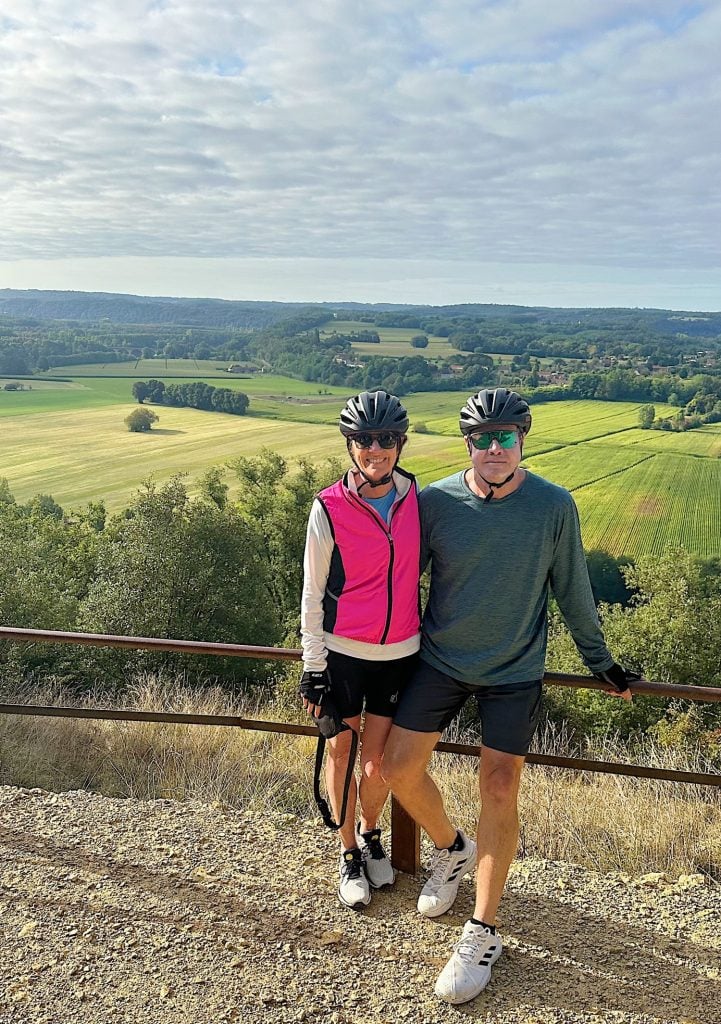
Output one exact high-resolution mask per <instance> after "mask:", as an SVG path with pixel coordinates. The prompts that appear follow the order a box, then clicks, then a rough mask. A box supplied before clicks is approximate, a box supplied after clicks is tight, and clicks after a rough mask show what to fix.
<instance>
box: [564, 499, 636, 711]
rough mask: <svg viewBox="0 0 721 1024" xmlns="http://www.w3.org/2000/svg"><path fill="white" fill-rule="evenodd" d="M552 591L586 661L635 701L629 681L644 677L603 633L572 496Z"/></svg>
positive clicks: (611, 688) (618, 694) (612, 687)
mask: <svg viewBox="0 0 721 1024" xmlns="http://www.w3.org/2000/svg"><path fill="white" fill-rule="evenodd" d="M569 498H570V496H569ZM551 590H552V591H553V595H554V597H555V598H556V601H557V602H558V607H559V608H560V609H561V614H562V615H563V618H564V619H565V621H566V625H567V626H568V628H569V629H570V631H571V636H572V637H573V640H574V643H575V644H576V647H577V648H578V653H579V654H580V655H581V657H582V659H583V661H584V663H585V664H586V665H587V666H588V667H589V668H590V670H591V671H592V672H593V674H594V675H595V676H596V678H597V679H600V680H601V681H602V682H604V683H606V684H607V685H608V689H607V690H606V693H609V694H612V695H613V696H616V697H623V698H624V699H625V700H631V698H632V694H631V690H630V688H629V683H632V682H633V681H634V680H637V679H640V678H641V677H640V675H639V674H638V673H636V672H629V671H628V670H627V669H625V668H623V667H622V666H621V665H619V664H618V663H617V662H616V661H614V659H613V656H612V654H611V653H610V651H609V649H608V647H606V641H605V640H604V638H603V633H602V632H601V625H600V623H599V621H598V612H597V610H596V602H595V601H594V600H593V591H592V590H591V581H590V579H589V577H588V565H587V563H586V555H585V553H584V550H583V543H582V541H581V525H580V523H579V521H578V510H577V508H576V503H575V502H574V500H573V498H570V500H569V503H568V506H567V508H566V509H565V511H564V518H563V522H562V526H561V532H560V534H559V537H558V541H557V543H556V551H555V555H554V560H553V565H552V567H551Z"/></svg>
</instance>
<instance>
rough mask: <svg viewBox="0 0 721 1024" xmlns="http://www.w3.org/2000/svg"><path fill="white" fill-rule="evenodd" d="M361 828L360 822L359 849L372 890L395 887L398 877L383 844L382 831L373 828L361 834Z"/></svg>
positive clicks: (358, 825) (358, 826)
mask: <svg viewBox="0 0 721 1024" xmlns="http://www.w3.org/2000/svg"><path fill="white" fill-rule="evenodd" d="M360 828H361V827H360V822H358V824H357V825H356V835H357V837H358V848H359V849H360V852H361V854H362V856H363V865H364V867H365V871H366V875H367V876H368V881H369V882H370V884H371V886H372V888H374V889H382V888H383V887H384V886H386V885H393V883H394V882H395V880H396V876H395V872H394V870H393V865H392V864H391V862H390V860H389V859H388V855H387V854H386V851H385V850H384V849H383V844H382V843H381V830H380V829H379V828H373V829H370V831H368V832H361V830H360Z"/></svg>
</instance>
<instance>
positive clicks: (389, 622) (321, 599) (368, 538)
mask: <svg viewBox="0 0 721 1024" xmlns="http://www.w3.org/2000/svg"><path fill="white" fill-rule="evenodd" d="M339 427H340V432H341V434H342V436H343V439H344V441H345V444H346V448H347V451H348V455H349V456H350V459H351V462H352V467H351V468H350V469H349V470H348V472H347V473H345V474H344V475H343V477H342V479H340V480H338V481H336V483H334V484H333V485H332V486H331V487H326V489H325V490H323V491H321V492H320V494H318V495H316V499H315V501H314V502H313V506H312V508H311V512H310V517H309V520H308V531H307V537H306V547H305V559H304V564H303V570H304V573H303V598H302V604H301V632H302V637H303V668H304V672H303V678H302V680H301V687H300V691H301V696H302V698H303V704H304V706H305V708H306V710H307V711H308V713H309V714H311V715H313V717H314V718H316V720H319V719H322V718H323V716H324V715H327V714H328V705H329V703H331V702H332V705H333V707H334V710H335V712H336V714H337V715H338V717H339V718H340V719H342V720H343V722H345V724H346V725H347V727H348V728H347V729H344V730H343V731H342V732H340V733H338V734H336V735H334V736H333V738H332V739H330V740H329V743H328V750H329V756H328V761H327V763H326V781H327V785H328V792H329V794H330V799H331V804H332V806H333V810H334V813H335V818H336V821H337V822H338V826H339V828H338V836H339V838H340V845H341V849H340V861H339V885H338V898H339V899H340V901H341V903H342V904H343V905H344V906H346V907H349V908H351V909H353V910H360V909H362V908H363V907H366V906H367V905H368V904H369V903H370V900H371V889H380V888H383V887H385V886H388V885H392V884H393V881H394V874H393V868H392V866H391V862H390V860H389V859H388V857H387V856H386V853H385V850H384V849H383V845H382V842H381V830H380V828H379V827H378V819H379V816H380V814H381V811H382V809H383V805H384V804H385V802H386V799H387V797H388V785H387V783H386V782H385V780H384V779H383V778H382V777H381V774H380V764H381V758H382V755H383V747H384V746H385V741H386V737H387V736H388V732H389V731H390V727H391V722H392V719H393V712H394V711H395V709H396V706H397V702H398V696H399V694H400V693H401V691H402V690H403V688H404V687H405V685H406V683H407V681H408V679H409V678H410V675H411V673H412V671H413V668H414V667H415V663H416V654H417V651H418V648H419V646H420V616H419V601H418V578H419V565H420V523H419V519H418V493H417V487H416V481H415V477H413V476H412V475H411V474H410V473H406V472H405V471H404V470H403V469H401V468H400V466H399V465H398V462H399V459H400V457H401V452H402V450H403V448H404V446H405V444H406V441H407V432H408V413H407V412H406V410H405V408H404V407H403V406H402V405H401V403H400V402H399V400H398V399H397V398H396V396H395V395H390V394H388V392H387V391H363V392H361V393H360V394H359V395H355V396H354V397H353V398H350V399H349V400H348V402H346V404H345V406H344V408H343V409H342V410H341V414H340V420H339ZM363 712H365V714H364V715H363V718H362V719H361V715H362V713H363ZM361 721H362V728H361ZM353 733H355V734H356V735H360V737H361V754H360V767H361V777H360V784H359V785H358V786H356V780H355V777H354V776H349V775H348V770H349V760H350V758H351V751H352V744H351V736H352V735H353ZM351 770H352V767H351ZM346 780H347V781H346ZM344 791H345V792H346V793H347V809H346V813H345V815H344V816H343V820H342V821H341V811H342V807H343V803H344V799H343V794H344ZM356 807H357V808H358V811H359V818H360V821H359V822H358V824H357V826H356V819H355V811H356Z"/></svg>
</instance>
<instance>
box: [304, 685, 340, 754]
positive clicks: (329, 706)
mask: <svg viewBox="0 0 721 1024" xmlns="http://www.w3.org/2000/svg"><path fill="white" fill-rule="evenodd" d="M300 695H301V697H305V699H306V700H307V701H308V703H309V704H312V705H314V706H315V707H320V708H322V711H323V713H322V715H320V716H319V717H318V718H316V717H315V716H313V721H314V722H315V724H316V725H317V726H318V729H319V731H320V734H321V735H322V736H324V737H325V738H326V739H327V740H332V739H333V737H334V736H337V735H338V733H339V732H343V730H344V729H347V728H348V726H347V725H346V724H345V722H344V721H343V719H342V718H341V715H340V712H339V711H338V709H337V707H336V706H335V702H334V700H333V696H332V694H331V682H330V674H329V672H328V669H324V670H323V671H322V672H304V673H303V675H302V676H301V679H300Z"/></svg>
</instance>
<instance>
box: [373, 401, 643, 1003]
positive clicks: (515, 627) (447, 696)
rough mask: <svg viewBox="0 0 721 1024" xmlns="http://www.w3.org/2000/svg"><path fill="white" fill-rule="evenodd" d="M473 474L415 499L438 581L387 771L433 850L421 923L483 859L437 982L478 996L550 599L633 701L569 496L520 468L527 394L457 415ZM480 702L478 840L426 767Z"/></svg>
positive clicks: (511, 844) (492, 945) (491, 944)
mask: <svg viewBox="0 0 721 1024" xmlns="http://www.w3.org/2000/svg"><path fill="white" fill-rule="evenodd" d="M460 428H461V433H462V435H463V436H464V438H465V443H466V448H467V450H468V454H469V456H470V460H471V465H470V467H469V468H468V469H466V470H464V471H463V472H461V473H456V474H454V475H453V476H450V477H446V478H445V479H444V480H439V481H437V482H436V483H434V484H431V485H430V486H429V487H427V488H426V489H425V490H424V491H422V493H421V498H420V502H421V524H422V559H421V564H422V566H423V567H425V566H426V565H427V564H428V562H429V561H430V564H431V584H430V593H429V599H428V606H427V608H426V612H425V616H424V619H423V630H422V642H421V652H420V662H419V666H418V668H417V670H416V672H415V673H414V675H413V677H412V679H411V681H410V683H409V684H408V686H407V688H406V690H405V691H404V694H403V696H402V698H401V701H400V704H399V707H398V711H397V713H396V716H395V718H394V725H393V728H392V730H391V733H390V736H389V738H388V742H387V744H386V750H385V755H384V762H383V764H384V767H383V774H384V776H385V778H386V779H387V780H388V782H389V783H390V785H391V788H392V790H393V792H394V794H395V795H396V796H397V797H398V798H399V799H400V801H401V803H402V804H403V806H404V807H405V808H406V810H407V811H408V812H409V813H410V814H411V815H412V816H413V817H414V818H415V819H416V821H417V822H418V823H419V824H420V825H421V826H422V827H423V828H424V829H425V830H426V832H427V833H428V835H429V836H430V838H431V839H432V841H433V843H434V844H435V847H436V850H435V853H434V855H433V859H432V862H431V874H430V877H429V878H428V881H427V882H426V884H425V886H424V887H423V891H422V892H421V895H420V897H419V900H418V910H419V911H420V913H421V914H424V915H425V916H427V917H437V916H439V915H440V914H443V913H445V912H446V911H447V910H448V909H449V908H450V907H451V905H452V904H453V901H454V900H455V898H456V895H457V893H458V887H459V884H460V881H461V878H462V877H463V875H464V874H466V873H467V872H469V871H472V870H473V868H474V867H475V866H476V864H477V874H476V903H475V908H474V912H473V917H472V918H471V919H470V921H468V922H467V923H466V925H465V926H464V929H463V935H462V937H461V939H460V941H459V942H458V944H457V945H456V947H455V951H454V953H453V955H452V956H451V958H450V960H449V961H448V963H447V964H446V966H445V967H444V969H443V971H442V972H441V974H440V976H439V978H438V981H437V983H436V989H435V991H436V995H437V996H438V997H439V998H441V999H443V1000H445V1001H446V1002H449V1003H463V1002H466V1001H467V1000H469V999H473V998H474V997H475V996H477V995H478V993H479V992H481V991H482V990H483V989H484V988H485V986H486V985H487V983H488V981H489V979H490V975H491V967H492V965H493V964H494V963H495V961H496V960H497V959H498V957H499V956H500V954H501V949H502V943H501V940H500V938H499V936H498V935H496V928H495V921H496V911H497V909H498V904H499V902H500V899H501V895H502V892H503V888H504V886H505V882H506V878H507V875H508V870H509V868H510V865H511V861H512V860H513V857H514V856H515V853H516V847H517V843H518V787H519V783H520V778H521V772H522V769H523V764H524V760H525V756H526V754H527V753H528V749H529V746H530V743H531V739H532V737H533V733H534V732H535V729H536V725H537V723H538V719H539V714H540V708H541V682H542V679H543V674H544V661H545V653H546V639H547V606H548V597H549V592H553V594H554V596H555V598H556V600H557V602H558V605H559V608H560V609H561V612H562V614H563V616H564V618H565V620H566V623H567V625H568V627H569V629H570V630H571V633H572V635H573V639H574V641H575V643H576V646H577V647H578V650H579V652H580V654H581V657H582V658H583V660H584V662H585V663H586V665H588V667H589V669H590V670H591V671H592V672H593V673H594V674H595V675H596V676H598V677H599V678H601V679H602V680H604V682H606V683H607V684H608V685H609V690H608V691H607V692H609V693H613V694H616V695H618V696H621V697H623V698H624V699H626V700H630V699H631V691H630V689H629V685H628V684H629V681H630V680H633V679H638V678H639V677H638V676H636V675H634V674H632V673H629V672H626V671H625V670H624V669H623V668H621V666H620V665H618V664H616V663H615V662H614V659H613V658H612V656H611V655H610V654H609V651H608V648H607V647H606V644H605V642H604V639H603V635H602V633H601V629H600V626H599V621H598V616H597V614H596V607H595V605H594V601H593V595H592V592H591V585H590V582H589V579H588V571H587V568H586V561H585V556H584V552H583V547H582V544H581V535H580V529H579V523H578V513H577V511H576V506H575V504H574V502H573V499H572V497H571V495H570V494H569V493H568V491H566V490H564V489H563V488H562V487H558V486H556V485H555V484H552V483H549V482H548V481H546V480H543V479H542V478H541V477H538V476H535V475H534V474H533V473H530V472H528V471H527V470H525V469H522V468H520V462H521V457H522V453H523V441H524V438H525V436H526V434H527V433H528V431H529V430H530V428H531V414H530V411H529V408H528V405H527V404H526V402H525V401H524V400H523V399H522V398H521V396H520V395H518V394H516V393H515V392H513V391H508V390H507V389H505V388H496V389H494V390H483V391H480V392H479V393H478V394H477V395H474V396H473V397H472V398H469V400H468V401H467V402H466V404H465V406H464V407H463V409H462V410H461V417H460ZM470 696H474V697H475V698H476V701H477V705H478V712H479V717H480V721H481V727H482V747H481V752H482V756H481V760H480V771H479V786H480V801H481V811H480V817H479V822H478V835H477V846H476V843H475V842H474V841H473V840H472V839H470V838H469V837H468V836H465V835H464V834H463V833H462V832H460V831H458V830H457V829H456V828H455V827H454V826H453V825H452V824H451V822H450V821H449V819H448V817H447V815H446V812H445V809H444V806H443V802H442V799H441V796H440V793H439V792H438V789H437V788H436V786H435V784H434V782H433V781H432V779H431V778H430V776H429V775H428V774H427V771H426V768H427V765H428V761H429V759H430V755H431V752H432V751H433V748H434V747H435V745H436V742H437V741H438V739H439V738H440V735H441V733H442V732H443V730H444V729H445V728H446V726H447V725H448V724H449V723H450V722H451V720H452V719H453V718H454V717H455V715H456V714H457V713H458V712H459V711H460V709H461V707H462V706H463V704H464V703H465V701H466V700H467V699H468V697H470Z"/></svg>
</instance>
